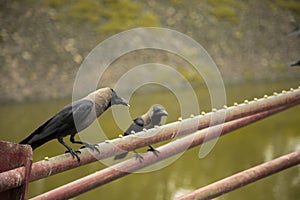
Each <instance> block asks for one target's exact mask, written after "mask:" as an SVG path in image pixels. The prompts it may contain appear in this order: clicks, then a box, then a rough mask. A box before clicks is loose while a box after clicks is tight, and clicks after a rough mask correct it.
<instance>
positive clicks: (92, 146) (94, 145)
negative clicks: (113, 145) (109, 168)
mask: <svg viewBox="0 0 300 200" xmlns="http://www.w3.org/2000/svg"><path fill="white" fill-rule="evenodd" d="M97 147H99V145H98V144H90V143H86V142H85V143H84V146H82V147H80V149H83V148H89V149H91V150H93V151H94V150H96V151H97V152H98V153H100V151H99V149H98V148H97Z"/></svg>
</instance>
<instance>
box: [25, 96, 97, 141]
mask: <svg viewBox="0 0 300 200" xmlns="http://www.w3.org/2000/svg"><path fill="white" fill-rule="evenodd" d="M93 105H94V104H93V102H92V101H90V100H79V101H76V102H74V103H72V104H69V105H67V106H66V107H64V108H63V109H62V110H61V111H59V112H58V113H57V114H55V115H54V116H53V117H52V118H50V119H49V120H47V121H46V122H44V123H43V124H42V125H41V126H40V127H38V128H37V129H36V130H35V131H34V132H33V133H32V134H31V135H30V136H29V137H27V138H26V139H25V140H23V141H22V142H21V144H32V143H34V142H37V141H41V142H42V141H44V142H47V141H49V140H51V139H54V138H57V137H64V136H66V135H68V134H73V133H76V132H77V131H76V127H75V123H74V118H75V119H76V121H77V122H81V121H83V120H84V119H85V118H86V117H87V116H88V114H89V113H90V112H91V110H92V108H93ZM73 115H74V116H73ZM42 143H43V142H42ZM40 145H41V144H40ZM40 145H38V146H40Z"/></svg>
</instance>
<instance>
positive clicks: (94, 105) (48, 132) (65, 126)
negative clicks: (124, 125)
mask: <svg viewBox="0 0 300 200" xmlns="http://www.w3.org/2000/svg"><path fill="white" fill-rule="evenodd" d="M117 104H122V105H126V106H129V104H128V102H127V101H126V100H125V99H123V98H121V97H119V96H118V95H117V94H116V92H115V91H114V90H113V89H111V88H109V87H106V88H101V89H99V90H97V91H95V92H93V93H90V94H89V95H88V96H86V97H84V98H82V99H79V100H77V101H74V102H73V103H70V104H68V105H67V106H65V107H64V108H63V109H62V110H60V111H59V112H58V113H56V114H55V115H54V116H53V117H51V118H50V119H48V120H47V121H46V122H44V123H43V124H42V125H41V126H39V127H38V128H37V129H36V130H35V131H33V133H31V134H30V135H29V136H28V137H27V138H25V139H24V140H22V141H21V142H20V144H29V145H30V146H31V147H32V149H33V150H34V149H36V148H37V147H39V146H41V145H43V144H45V143H46V142H48V141H50V140H53V139H57V140H58V141H59V142H60V143H61V144H62V145H64V146H65V147H66V148H67V152H69V153H71V155H72V157H73V159H74V158H75V157H76V158H77V160H78V162H80V158H79V156H78V154H79V153H80V151H75V150H73V149H72V148H71V147H70V146H68V145H67V144H66V143H65V142H64V141H63V138H64V137H66V136H68V135H70V141H71V142H72V143H77V144H83V145H84V147H87V148H90V149H92V150H97V151H98V152H99V150H98V148H96V147H97V146H98V145H97V144H90V143H87V142H82V141H76V140H75V138H74V137H75V134H76V133H78V132H80V131H82V130H83V129H85V128H87V127H88V126H89V125H91V124H92V122H93V121H95V120H96V119H97V118H98V117H99V116H100V115H101V114H102V113H103V112H104V111H105V110H107V109H108V108H109V107H110V106H112V105H117Z"/></svg>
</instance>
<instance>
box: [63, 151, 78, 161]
mask: <svg viewBox="0 0 300 200" xmlns="http://www.w3.org/2000/svg"><path fill="white" fill-rule="evenodd" d="M65 153H70V154H71V155H72V157H73V159H74V158H75V157H76V159H77V161H78V162H80V157H79V155H78V154H81V151H79V150H73V149H69V150H67V151H66V152H65Z"/></svg>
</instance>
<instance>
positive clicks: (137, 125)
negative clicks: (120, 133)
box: [124, 117, 144, 136]
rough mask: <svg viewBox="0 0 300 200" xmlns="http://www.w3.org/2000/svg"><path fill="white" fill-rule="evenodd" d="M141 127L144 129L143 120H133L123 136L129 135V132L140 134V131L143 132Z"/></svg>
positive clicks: (139, 118)
mask: <svg viewBox="0 0 300 200" xmlns="http://www.w3.org/2000/svg"><path fill="white" fill-rule="evenodd" d="M143 127H144V120H143V119H142V118H141V117H138V118H136V119H135V120H133V122H132V124H131V125H130V126H129V128H128V129H127V130H126V131H125V133H124V136H125V135H130V134H131V131H134V132H136V133H137V132H140V131H142V130H143Z"/></svg>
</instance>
